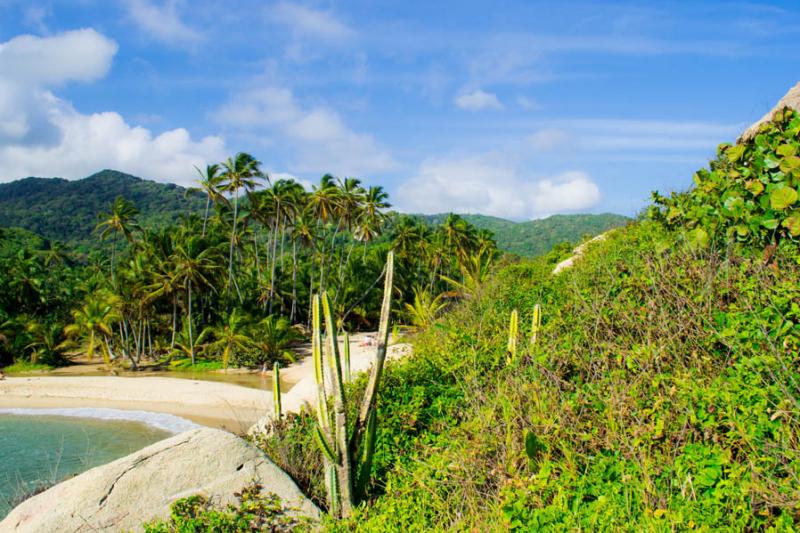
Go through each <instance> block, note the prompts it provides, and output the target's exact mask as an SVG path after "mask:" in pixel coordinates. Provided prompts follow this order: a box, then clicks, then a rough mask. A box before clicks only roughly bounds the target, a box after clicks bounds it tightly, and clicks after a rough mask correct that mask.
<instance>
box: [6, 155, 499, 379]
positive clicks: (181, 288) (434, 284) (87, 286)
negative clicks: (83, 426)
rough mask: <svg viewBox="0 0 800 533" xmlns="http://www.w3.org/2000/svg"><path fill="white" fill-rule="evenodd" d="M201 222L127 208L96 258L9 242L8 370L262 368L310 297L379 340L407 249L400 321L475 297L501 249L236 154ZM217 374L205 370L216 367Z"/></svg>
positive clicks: (333, 184)
mask: <svg viewBox="0 0 800 533" xmlns="http://www.w3.org/2000/svg"><path fill="white" fill-rule="evenodd" d="M200 187H201V189H202V190H203V191H204V192H205V197H206V201H205V202H203V203H204V209H203V210H202V211H201V212H200V215H197V214H196V213H194V212H193V211H190V212H188V213H187V214H184V215H181V216H180V217H179V220H178V222H177V223H174V224H166V225H163V226H161V227H152V226H147V225H146V224H143V223H142V222H140V218H139V212H138V209H137V208H136V206H135V205H134V204H133V203H131V202H129V201H128V200H126V199H125V198H123V197H121V196H120V197H117V198H116V199H115V200H114V201H113V202H112V203H111V204H110V205H109V206H106V207H105V212H103V213H100V214H99V216H98V215H97V214H95V215H94V220H95V231H94V233H93V239H94V243H93V244H92V246H93V247H95V248H97V249H98V250H97V251H95V252H92V253H90V254H89V255H88V256H85V255H83V254H76V253H73V252H71V251H69V250H68V249H66V248H65V247H63V246H60V245H58V244H57V243H55V242H52V241H49V240H46V239H42V238H39V237H36V236H33V235H32V234H30V233H28V232H26V231H25V230H19V229H16V230H3V233H2V234H0V242H1V244H0V270H2V272H3V273H4V275H3V276H0V335H2V336H1V337H0V341H1V342H0V365H3V364H9V363H11V362H16V363H18V364H21V363H31V364H42V363H44V364H50V365H53V364H60V363H63V362H64V361H65V360H66V359H67V358H68V357H70V356H71V355H73V354H81V353H85V354H88V356H89V357H90V358H91V357H93V356H95V355H99V356H102V357H103V358H104V359H106V360H107V361H108V362H109V363H110V362H111V361H112V360H114V361H117V362H120V361H121V360H123V359H124V360H126V365H127V366H130V367H132V368H134V369H136V368H137V367H139V366H140V365H142V364H144V363H159V364H166V363H168V362H169V363H170V364H172V365H174V366H180V365H185V364H189V365H193V366H194V365H195V364H196V363H198V359H199V358H200V359H205V360H209V361H212V362H216V364H217V366H227V365H229V364H236V365H244V366H265V365H268V364H271V363H272V362H274V361H286V360H291V359H292V351H291V350H290V349H289V348H290V347H291V345H292V343H294V342H295V341H297V340H298V339H300V338H302V337H303V335H304V327H303V326H304V325H305V324H307V323H308V320H309V309H308V302H309V301H310V295H311V293H312V292H319V291H321V290H326V291H327V292H328V293H329V294H330V296H331V300H332V307H333V308H334V310H335V312H336V313H337V316H339V317H341V326H342V327H345V328H347V329H350V330H355V329H364V328H371V327H374V325H375V323H376V320H377V313H378V308H379V305H378V304H379V302H380V298H381V294H380V290H379V287H378V289H377V290H376V285H377V284H378V282H379V281H380V278H381V276H382V271H383V268H384V263H385V258H386V255H387V253H388V251H389V249H391V248H393V247H394V248H397V249H398V250H399V253H398V264H397V276H396V277H397V280H398V282H397V290H398V298H397V300H396V301H397V306H398V309H399V310H402V309H404V306H405V304H409V310H408V311H407V319H408V321H409V322H411V323H412V324H418V323H420V321H422V322H424V321H425V320H426V318H425V317H422V318H420V317H417V316H416V315H415V313H414V310H415V309H416V308H417V307H418V306H417V307H415V305H414V304H415V302H423V301H427V300H429V299H430V295H431V294H439V293H441V292H443V291H445V290H446V289H447V290H450V291H451V293H452V296H451V298H453V297H455V296H457V294H458V292H459V291H460V290H461V289H462V288H463V286H465V284H466V285H469V284H472V283H477V282H479V280H481V279H482V277H483V276H484V275H485V273H486V272H487V271H488V267H489V265H490V264H491V262H492V260H493V259H494V257H495V255H496V247H495V244H494V241H493V240H492V237H491V235H489V234H488V233H486V232H481V231H477V230H476V229H475V228H474V227H472V226H471V225H469V224H468V223H466V222H465V221H464V220H462V219H461V218H459V217H457V216H450V217H448V218H447V219H446V220H445V221H444V222H443V223H442V224H441V225H439V226H436V227H428V226H426V225H424V224H422V223H420V222H418V221H416V220H414V219H412V218H407V217H394V218H391V219H390V218H388V217H387V214H386V213H387V209H388V208H389V207H390V206H389V203H388V197H387V195H386V193H385V192H383V190H382V189H381V188H380V187H370V188H368V189H366V188H364V187H362V186H361V184H360V182H359V181H358V180H355V179H350V178H348V179H340V180H336V179H334V178H333V177H331V176H327V175H326V176H324V177H323V178H322V179H321V180H320V182H319V184H318V185H316V186H314V188H313V190H312V191H306V190H305V189H304V188H303V187H302V186H301V185H299V184H298V183H296V182H294V181H291V180H277V181H274V182H273V181H270V180H269V177H268V176H266V175H264V174H263V173H262V172H261V171H260V169H259V162H258V161H256V160H255V159H253V158H252V157H251V156H249V155H247V154H238V155H237V156H236V157H235V158H232V159H229V160H228V161H226V162H225V163H224V164H222V165H211V166H209V167H208V168H207V169H205V172H204V176H203V178H202V179H201V180H200ZM208 366H209V365H207V364H205V362H204V365H203V368H208Z"/></svg>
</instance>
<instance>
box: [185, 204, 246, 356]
mask: <svg viewBox="0 0 800 533" xmlns="http://www.w3.org/2000/svg"><path fill="white" fill-rule="evenodd" d="M238 218H239V189H236V193H235V195H234V200H233V228H232V229H231V249H230V254H229V255H228V303H230V297H231V285H233V244H234V241H235V238H236V222H237V219H238ZM190 315H191V313H190ZM192 364H194V363H192Z"/></svg>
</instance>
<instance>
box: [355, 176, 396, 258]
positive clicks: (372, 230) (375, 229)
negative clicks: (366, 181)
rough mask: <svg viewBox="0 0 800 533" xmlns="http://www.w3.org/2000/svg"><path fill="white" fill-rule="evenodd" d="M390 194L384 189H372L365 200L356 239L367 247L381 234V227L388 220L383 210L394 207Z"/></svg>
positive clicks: (358, 219) (360, 212)
mask: <svg viewBox="0 0 800 533" xmlns="http://www.w3.org/2000/svg"><path fill="white" fill-rule="evenodd" d="M388 200H389V194H388V193H386V191H384V190H383V187H370V188H369V189H368V190H367V192H366V194H365V195H364V198H363V203H362V205H361V209H360V211H359V216H358V218H357V220H356V231H355V233H354V237H355V238H356V240H359V241H361V242H363V243H364V244H365V245H366V243H367V242H369V241H371V240H372V239H374V238H375V237H377V236H378V235H380V233H381V227H382V226H383V222H384V221H385V220H386V215H385V214H384V212H383V210H384V209H388V208H389V207H391V206H392V204H390V203H389V201H388Z"/></svg>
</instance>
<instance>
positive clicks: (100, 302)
mask: <svg viewBox="0 0 800 533" xmlns="http://www.w3.org/2000/svg"><path fill="white" fill-rule="evenodd" d="M119 319H120V315H119V312H118V311H117V309H116V305H115V302H114V299H113V297H109V296H107V295H104V294H95V295H93V296H91V297H90V298H89V299H88V300H87V301H86V302H85V303H84V304H83V306H81V307H80V308H78V309H75V310H74V311H73V312H72V323H71V324H69V325H67V326H66V327H65V328H64V335H65V336H66V337H67V339H68V341H67V342H66V343H62V344H61V345H59V348H61V349H64V348H67V347H69V346H74V343H75V342H78V343H80V345H81V346H82V348H83V349H84V351H85V352H86V357H87V358H88V359H89V360H90V361H91V360H92V359H93V358H94V354H95V351H96V350H97V349H98V347H99V348H100V354H101V355H102V356H103V360H104V361H105V363H106V365H109V366H110V365H111V346H110V340H111V336H112V335H113V331H112V327H113V325H114V323H115V322H117V321H118V320H119ZM131 363H132V364H133V365H134V368H135V365H136V363H135V362H134V361H133V360H131Z"/></svg>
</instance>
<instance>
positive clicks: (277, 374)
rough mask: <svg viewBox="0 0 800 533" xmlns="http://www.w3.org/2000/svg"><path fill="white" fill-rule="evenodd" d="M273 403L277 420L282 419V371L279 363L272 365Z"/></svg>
mask: <svg viewBox="0 0 800 533" xmlns="http://www.w3.org/2000/svg"><path fill="white" fill-rule="evenodd" d="M272 403H273V405H274V406H275V420H280V419H281V414H282V413H281V371H280V366H279V365H278V362H277V361H275V363H274V364H273V365H272Z"/></svg>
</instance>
